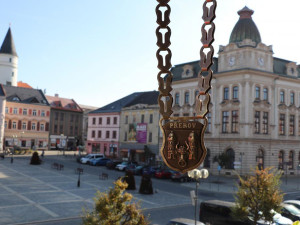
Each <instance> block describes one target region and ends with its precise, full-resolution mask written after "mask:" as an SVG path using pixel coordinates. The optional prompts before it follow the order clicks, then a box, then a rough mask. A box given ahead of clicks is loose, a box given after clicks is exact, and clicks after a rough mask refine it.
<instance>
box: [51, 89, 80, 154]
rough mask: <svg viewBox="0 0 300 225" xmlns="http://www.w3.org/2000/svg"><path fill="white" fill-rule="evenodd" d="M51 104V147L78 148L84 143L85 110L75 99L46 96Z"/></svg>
mask: <svg viewBox="0 0 300 225" xmlns="http://www.w3.org/2000/svg"><path fill="white" fill-rule="evenodd" d="M46 98H47V100H48V102H49V104H50V106H51V114H50V130H49V131H50V142H49V146H50V149H62V150H76V148H77V146H78V145H81V144H82V123H83V110H82V109H81V108H80V107H79V105H78V104H77V103H76V102H75V101H74V100H73V99H67V98H61V97H59V96H58V94H56V95H55V96H48V95H47V96H46Z"/></svg>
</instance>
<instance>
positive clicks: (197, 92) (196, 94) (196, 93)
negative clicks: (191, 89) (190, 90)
mask: <svg viewBox="0 0 300 225" xmlns="http://www.w3.org/2000/svg"><path fill="white" fill-rule="evenodd" d="M198 95H199V91H198V90H197V91H195V99H197V96H198Z"/></svg>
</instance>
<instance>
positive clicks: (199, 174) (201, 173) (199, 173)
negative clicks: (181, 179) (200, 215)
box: [188, 169, 209, 225]
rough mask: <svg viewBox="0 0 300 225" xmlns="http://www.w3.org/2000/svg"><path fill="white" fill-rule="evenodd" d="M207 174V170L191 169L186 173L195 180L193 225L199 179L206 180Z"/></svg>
mask: <svg viewBox="0 0 300 225" xmlns="http://www.w3.org/2000/svg"><path fill="white" fill-rule="evenodd" d="M208 175H209V173H208V170H207V169H201V170H198V169H193V170H191V171H189V172H188V176H189V177H191V178H193V179H195V180H196V193H195V194H193V197H194V202H195V225H196V224H197V200H198V186H199V183H200V178H203V179H206V178H207V177H208Z"/></svg>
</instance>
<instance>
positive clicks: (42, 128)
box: [40, 123, 45, 131]
mask: <svg viewBox="0 0 300 225" xmlns="http://www.w3.org/2000/svg"><path fill="white" fill-rule="evenodd" d="M40 130H41V131H44V130H45V124H43V123H41V125H40Z"/></svg>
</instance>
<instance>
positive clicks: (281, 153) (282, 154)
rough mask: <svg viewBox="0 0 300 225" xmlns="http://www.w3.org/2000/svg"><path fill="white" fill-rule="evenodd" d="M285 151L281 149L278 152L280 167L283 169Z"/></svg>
mask: <svg viewBox="0 0 300 225" xmlns="http://www.w3.org/2000/svg"><path fill="white" fill-rule="evenodd" d="M283 162H284V152H283V150H281V151H280V152H279V154H278V169H279V170H283Z"/></svg>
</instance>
